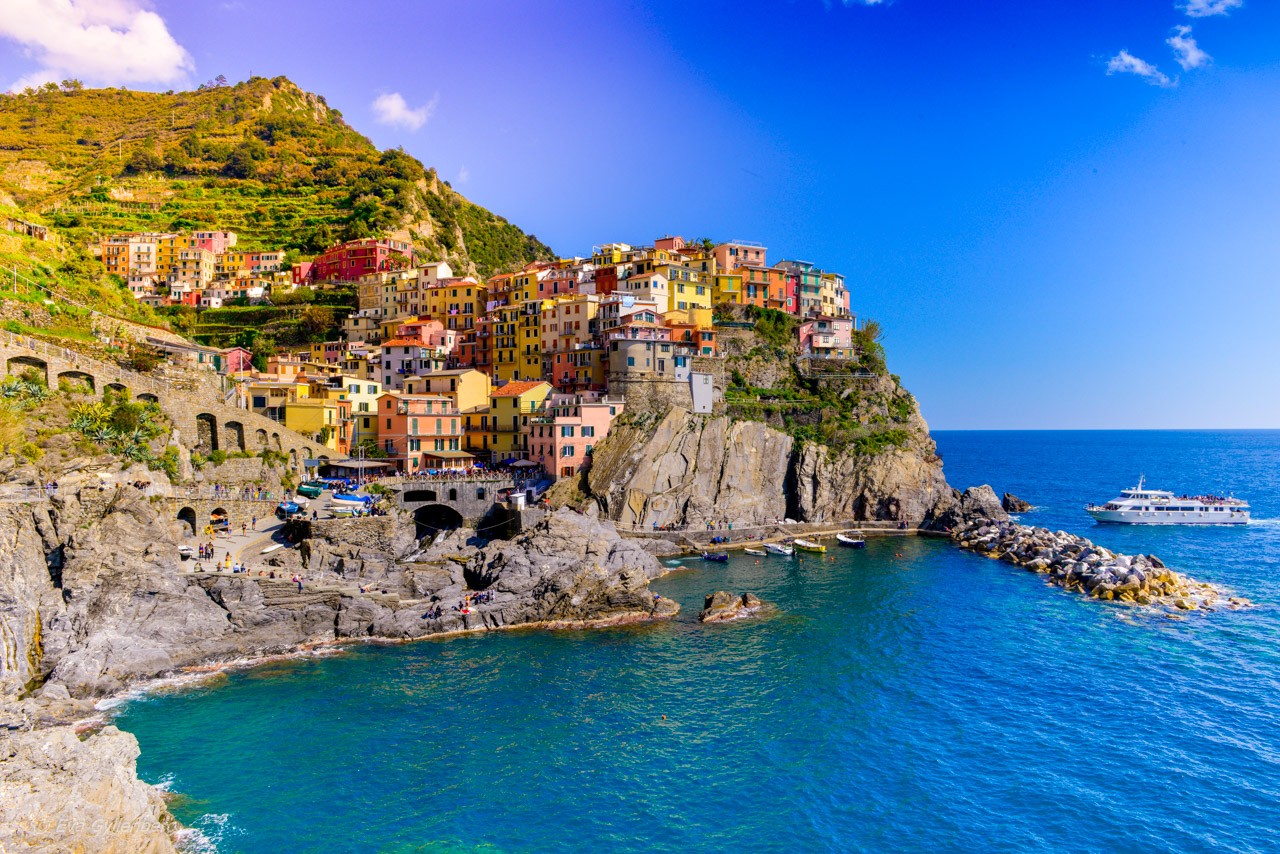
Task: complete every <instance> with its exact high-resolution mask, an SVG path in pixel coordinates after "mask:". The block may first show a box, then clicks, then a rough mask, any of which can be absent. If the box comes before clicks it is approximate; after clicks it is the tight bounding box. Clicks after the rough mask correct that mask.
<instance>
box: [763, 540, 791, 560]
mask: <svg viewBox="0 0 1280 854" xmlns="http://www.w3.org/2000/svg"><path fill="white" fill-rule="evenodd" d="M764 550H765V551H766V552H768V553H769V554H771V555H778V556H779V557H791V556H792V555H793V554H795V553H796V550H795V549H793V548H791V546H789V545H787V544H786V543H765V544H764Z"/></svg>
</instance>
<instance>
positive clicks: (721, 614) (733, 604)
mask: <svg viewBox="0 0 1280 854" xmlns="http://www.w3.org/2000/svg"><path fill="white" fill-rule="evenodd" d="M764 607H765V603H764V602H763V601H761V600H760V599H759V598H758V597H756V596H754V595H752V594H750V593H740V594H738V595H734V594H732V593H727V592H725V591H724V590H717V591H716V592H715V593H709V594H707V597H706V599H705V600H704V601H703V605H702V612H701V613H700V614H698V622H700V623H727V622H730V621H731V620H742V619H745V618H747V617H754V616H756V615H758V614H759V613H760V612H761V611H762V610H763V609H764Z"/></svg>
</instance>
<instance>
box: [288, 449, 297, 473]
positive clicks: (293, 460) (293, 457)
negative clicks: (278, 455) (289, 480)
mask: <svg viewBox="0 0 1280 854" xmlns="http://www.w3.org/2000/svg"><path fill="white" fill-rule="evenodd" d="M289 465H290V466H292V467H293V468H295V469H296V468H297V467H298V451H297V449H296V448H290V449H289Z"/></svg>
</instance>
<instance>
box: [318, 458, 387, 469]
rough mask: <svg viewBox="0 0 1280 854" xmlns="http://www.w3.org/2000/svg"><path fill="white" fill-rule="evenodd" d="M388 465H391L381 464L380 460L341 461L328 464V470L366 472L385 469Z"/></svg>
mask: <svg viewBox="0 0 1280 854" xmlns="http://www.w3.org/2000/svg"><path fill="white" fill-rule="evenodd" d="M390 465H391V463H386V462H382V461H381V460H343V461H342V462H338V463H335V462H330V463H329V468H335V469H351V470H352V471H368V470H369V469H383V468H387V467H388V466H390Z"/></svg>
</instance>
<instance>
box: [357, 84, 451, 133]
mask: <svg viewBox="0 0 1280 854" xmlns="http://www.w3.org/2000/svg"><path fill="white" fill-rule="evenodd" d="M439 101H440V96H439V95H436V96H434V97H433V98H432V99H431V100H430V101H428V102H427V103H425V104H423V105H422V106H421V107H413V108H410V107H409V104H408V102H406V101H405V99H404V96H403V95H401V94H400V93H399V92H389V93H387V94H385V95H379V96H378V97H376V98H374V99H373V105H372V106H373V115H374V118H376V119H377V120H378V121H379V122H381V123H382V124H384V125H395V126H397V127H402V128H405V129H406V130H417V129H418V128H420V127H422V126H423V125H425V124H426V123H427V122H428V121H430V119H431V116H432V115H434V114H435V111H436V104H437V103H439Z"/></svg>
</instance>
